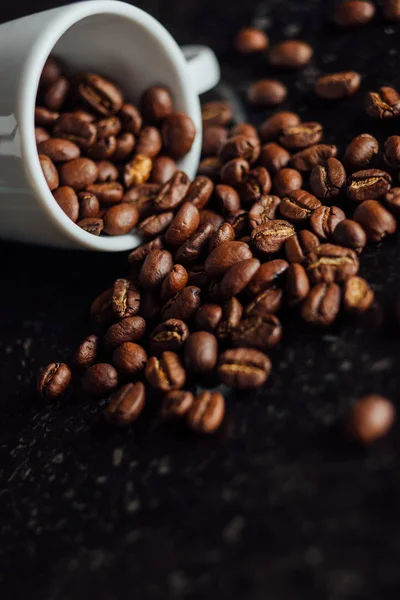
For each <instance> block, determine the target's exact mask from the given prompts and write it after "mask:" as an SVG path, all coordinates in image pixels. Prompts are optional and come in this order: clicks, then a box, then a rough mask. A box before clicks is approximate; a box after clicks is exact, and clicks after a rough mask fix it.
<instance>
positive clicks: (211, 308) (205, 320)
mask: <svg viewBox="0 0 400 600" xmlns="http://www.w3.org/2000/svg"><path fill="white" fill-rule="evenodd" d="M221 318H222V308H221V307H220V306H219V305H218V304H203V306H201V307H200V308H199V310H198V311H197V313H196V316H195V318H194V325H195V328H196V329H197V330H198V331H209V332H210V333H212V332H213V331H215V330H216V329H217V327H218V324H219V322H220V321H221Z"/></svg>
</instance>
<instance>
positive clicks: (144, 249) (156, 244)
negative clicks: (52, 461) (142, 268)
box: [128, 237, 164, 265]
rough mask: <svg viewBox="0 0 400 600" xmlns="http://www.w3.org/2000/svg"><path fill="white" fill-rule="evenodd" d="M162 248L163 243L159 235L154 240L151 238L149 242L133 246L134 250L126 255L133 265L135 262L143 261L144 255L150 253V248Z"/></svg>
mask: <svg viewBox="0 0 400 600" xmlns="http://www.w3.org/2000/svg"><path fill="white" fill-rule="evenodd" d="M163 248H164V245H163V241H162V239H161V238H160V237H159V238H155V239H154V240H151V241H150V242H146V243H145V244H142V245H141V246H138V247H137V248H135V250H132V252H131V253H130V255H129V256H128V262H129V263H130V264H131V265H135V264H137V263H140V262H142V261H144V259H145V258H146V256H147V255H148V254H150V252H151V251H152V250H162V249H163Z"/></svg>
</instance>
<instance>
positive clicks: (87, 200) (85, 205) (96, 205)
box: [60, 188, 100, 220]
mask: <svg viewBox="0 0 400 600" xmlns="http://www.w3.org/2000/svg"><path fill="white" fill-rule="evenodd" d="M60 189H61V188H60ZM71 189H72V188H71ZM78 201H79V219H80V220H82V219H91V218H94V217H97V215H98V214H99V211H100V202H99V201H98V199H97V197H96V196H95V195H94V194H91V193H90V192H79V194H78Z"/></svg>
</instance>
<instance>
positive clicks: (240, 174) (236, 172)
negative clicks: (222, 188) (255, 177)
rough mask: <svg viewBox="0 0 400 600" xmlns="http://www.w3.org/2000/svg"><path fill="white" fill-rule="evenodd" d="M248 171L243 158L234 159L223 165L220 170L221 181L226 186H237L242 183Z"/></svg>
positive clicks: (247, 165)
mask: <svg viewBox="0 0 400 600" xmlns="http://www.w3.org/2000/svg"><path fill="white" fill-rule="evenodd" d="M249 171H250V165H249V163H248V162H247V160H244V158H234V159H233V160H230V161H229V162H227V163H225V164H224V165H223V167H222V168H221V170H220V176H221V181H222V183H226V184H227V185H233V186H235V185H238V184H239V183H242V181H243V180H244V178H245V177H246V175H247V174H248V172H249Z"/></svg>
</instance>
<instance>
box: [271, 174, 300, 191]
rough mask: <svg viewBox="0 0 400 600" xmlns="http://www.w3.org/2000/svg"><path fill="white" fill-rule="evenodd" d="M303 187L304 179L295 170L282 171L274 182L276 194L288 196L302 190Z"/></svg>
mask: <svg viewBox="0 0 400 600" xmlns="http://www.w3.org/2000/svg"><path fill="white" fill-rule="evenodd" d="M302 185H303V177H302V176H301V173H299V171H296V170H295V169H281V170H280V171H278V173H277V174H276V175H275V177H274V178H273V180H272V186H273V190H274V192H275V194H277V195H278V196H286V194H289V193H290V192H293V191H294V190H300V189H301V187H302Z"/></svg>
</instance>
